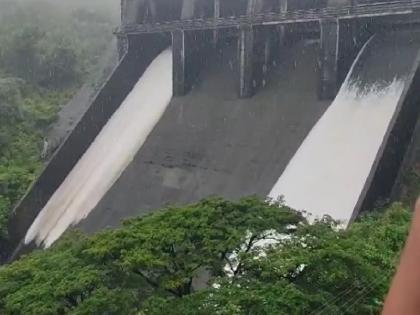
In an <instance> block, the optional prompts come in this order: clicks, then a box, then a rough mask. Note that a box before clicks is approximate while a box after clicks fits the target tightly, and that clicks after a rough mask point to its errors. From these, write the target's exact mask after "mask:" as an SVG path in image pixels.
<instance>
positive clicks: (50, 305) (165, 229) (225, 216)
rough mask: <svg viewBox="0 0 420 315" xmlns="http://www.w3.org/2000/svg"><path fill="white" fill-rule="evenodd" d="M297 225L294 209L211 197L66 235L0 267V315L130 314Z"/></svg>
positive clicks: (186, 288) (184, 290)
mask: <svg viewBox="0 0 420 315" xmlns="http://www.w3.org/2000/svg"><path fill="white" fill-rule="evenodd" d="M302 220H303V219H302V217H301V216H300V215H299V214H298V213H297V212H295V211H292V210H290V209H288V208H286V207H279V206H278V205H272V204H269V203H266V202H263V201H260V200H258V199H254V198H248V199H244V200H241V201H240V202H229V201H224V200H221V199H210V200H205V201H202V202H200V203H197V204H194V205H190V206H185V207H171V208H166V209H164V210H162V211H161V212H159V213H156V214H152V215H150V216H146V217H143V218H137V219H133V220H130V221H127V222H126V223H125V224H124V226H123V227H121V228H119V229H116V230H109V231H104V232H101V233H99V234H97V235H96V236H93V237H85V236H83V235H81V234H75V235H70V236H68V237H67V238H65V239H64V240H63V241H60V242H59V243H58V244H57V245H56V246H54V247H53V248H52V249H50V250H47V251H38V252H35V253H33V254H31V255H28V256H26V257H24V258H22V259H21V260H20V261H17V262H16V263H14V264H11V265H9V266H6V267H4V268H3V269H2V270H1V269H0V282H1V283H2V287H1V288H0V313H2V314H3V313H4V314H100V313H101V312H102V311H103V310H107V312H108V311H110V310H114V311H113V312H114V313H115V314H131V313H133V312H135V311H136V309H137V307H139V306H140V305H141V304H142V303H143V301H144V300H145V299H146V298H148V297H150V296H153V295H156V296H161V297H163V298H169V297H171V298H172V297H174V298H180V297H182V296H185V295H188V294H191V293H193V292H194V288H193V286H192V282H193V279H194V278H199V277H200V276H202V275H203V274H206V273H205V272H204V271H206V270H207V271H208V272H209V273H210V274H211V275H219V276H220V275H223V274H224V272H223V267H224V266H225V265H226V264H228V263H229V258H228V254H229V253H234V252H238V253H240V252H241V253H243V254H244V255H246V254H247V253H249V252H251V249H252V248H254V246H253V245H255V244H256V242H257V241H258V240H262V239H264V238H266V237H267V233H264V232H265V231H266V230H276V231H278V232H279V233H289V232H290V228H289V226H290V225H295V224H298V223H299V222H301V221H302ZM240 266H241V265H240V264H239V265H238V266H237V270H239V269H241V268H242V267H240ZM237 275H238V276H239V272H238V273H237Z"/></svg>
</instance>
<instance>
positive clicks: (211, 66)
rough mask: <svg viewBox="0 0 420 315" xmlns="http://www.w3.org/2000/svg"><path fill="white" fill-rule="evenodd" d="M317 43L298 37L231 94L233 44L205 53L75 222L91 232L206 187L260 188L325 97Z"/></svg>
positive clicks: (202, 193)
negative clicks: (266, 71)
mask: <svg viewBox="0 0 420 315" xmlns="http://www.w3.org/2000/svg"><path fill="white" fill-rule="evenodd" d="M318 49H319V48H318V44H316V43H311V44H305V43H303V42H300V43H297V44H295V45H294V46H293V47H292V48H287V49H286V50H284V52H283V55H282V56H281V58H280V59H281V62H280V63H278V65H277V66H276V67H274V69H273V70H272V72H271V74H270V75H269V78H268V81H267V85H266V86H265V87H264V88H263V89H261V90H260V91H259V92H258V93H257V94H256V95H255V96H254V97H252V98H250V99H239V98H238V97H237V94H236V91H237V88H236V81H235V73H234V71H233V70H232V69H234V68H235V65H233V64H232V63H233V60H235V58H234V57H235V49H231V48H226V49H224V50H223V53H222V54H220V55H219V56H214V60H211V59H209V62H208V67H207V69H205V70H204V71H203V73H202V75H201V78H200V79H199V81H198V83H197V85H196V86H194V87H193V89H192V91H191V92H190V93H189V94H188V95H187V96H184V97H178V98H174V99H173V100H172V102H171V104H170V105H169V107H168V109H167V111H166V112H165V114H164V116H163V118H162V119H161V120H160V122H159V123H158V124H157V126H156V127H155V129H154V130H153V131H152V133H151V134H150V136H149V138H148V139H147V140H146V143H145V144H144V146H143V147H142V149H141V150H140V151H139V152H138V154H137V155H136V157H135V159H134V160H133V162H132V163H131V164H130V165H129V166H128V168H127V169H126V170H125V171H124V173H123V174H122V176H121V177H120V178H119V180H118V181H117V182H116V183H115V184H114V186H113V187H112V188H111V190H110V191H109V192H108V193H107V195H106V196H105V197H104V198H103V199H102V201H101V202H100V203H99V204H98V206H97V207H96V208H95V210H94V211H93V212H92V213H91V214H90V215H89V216H88V218H87V219H86V220H85V221H83V222H82V223H81V224H80V227H81V228H82V229H84V230H86V231H88V232H95V231H97V230H100V229H102V228H105V227H114V226H117V225H119V223H120V221H121V220H122V219H125V218H128V217H133V216H137V215H144V214H146V213H149V212H150V211H152V210H153V209H156V208H159V207H162V206H164V205H166V204H169V203H170V204H185V203H190V202H194V201H197V200H199V199H202V198H205V197H208V196H211V195H217V196H222V197H226V198H229V199H237V198H240V197H242V196H247V195H259V196H266V195H267V194H268V193H269V192H270V190H271V188H272V187H273V185H274V184H275V182H276V181H277V179H278V178H279V176H280V175H281V174H282V172H283V170H284V168H285V167H286V165H287V163H288V162H289V160H290V159H291V157H292V156H293V155H294V154H295V152H296V150H297V149H298V147H299V146H300V144H301V142H302V141H303V140H304V138H305V137H306V135H307V134H308V132H309V131H310V130H311V128H312V127H313V126H314V124H315V123H316V122H317V121H318V119H319V118H320V117H321V115H322V114H323V113H324V111H325V110H326V108H327V107H328V105H329V102H323V101H318V98H317V94H318V82H319V80H318V78H319V73H318V61H317V56H318ZM215 55H217V54H215ZM156 88H159V87H156ZM110 149H111V148H110Z"/></svg>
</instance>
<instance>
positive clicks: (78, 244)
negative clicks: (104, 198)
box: [0, 234, 135, 315]
mask: <svg viewBox="0 0 420 315" xmlns="http://www.w3.org/2000/svg"><path fill="white" fill-rule="evenodd" d="M84 249H86V240H85V238H84V236H82V235H80V234H72V235H70V236H68V237H67V238H66V239H64V240H63V241H62V242H61V243H60V244H59V245H57V246H56V247H55V248H53V249H51V250H49V251H48V252H42V251H39V252H36V253H33V254H31V255H29V256H27V257H25V258H23V259H21V260H20V261H17V262H16V263H14V264H12V265H10V266H7V267H5V268H3V269H0V283H1V284H2V285H1V286H0V313H1V314H34V315H37V314H39V315H49V314H51V315H56V314H80V315H81V314H86V315H87V314H101V313H102V314H130V313H133V311H134V310H133V305H134V302H133V301H134V299H135V296H134V295H133V293H132V292H131V291H130V290H126V289H124V288H122V287H121V286H120V287H118V284H119V282H115V281H113V280H114V279H113V277H112V274H110V273H109V272H108V270H107V269H106V268H104V267H103V266H101V265H100V264H91V263H89V261H88V260H86V259H85V258H84V257H83V255H82V252H83V250H84Z"/></svg>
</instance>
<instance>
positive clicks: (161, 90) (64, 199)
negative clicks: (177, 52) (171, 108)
mask: <svg viewBox="0 0 420 315" xmlns="http://www.w3.org/2000/svg"><path fill="white" fill-rule="evenodd" d="M171 98H172V51H171V50H169V49H168V50H165V51H164V52H162V53H161V54H160V55H159V56H158V57H157V58H156V59H155V60H154V61H153V62H152V63H151V65H150V66H149V67H148V69H147V70H146V71H145V73H144V74H143V76H142V77H141V78H140V80H139V81H138V83H137V84H136V86H135V87H134V89H133V90H132V91H131V93H130V94H129V95H128V96H127V98H126V99H125V101H124V102H123V103H122V104H121V106H120V107H119V109H118V110H117V111H116V112H115V113H114V115H113V116H112V117H111V119H110V120H109V121H108V123H107V124H106V125H105V127H104V128H103V129H102V130H101V132H100V133H99V135H98V136H97V137H96V139H95V141H94V142H93V143H92V144H91V146H90V147H89V149H88V150H87V151H86V152H85V154H84V155H83V156H82V158H81V159H80V160H79V161H78V163H77V164H76V166H75V167H74V168H73V170H72V171H71V172H70V173H69V175H68V176H67V178H66V179H65V181H64V182H63V183H62V184H61V186H60V187H59V188H58V189H57V191H56V192H55V193H54V195H53V196H52V197H51V199H50V200H49V201H48V203H47V204H46V206H45V207H44V208H43V209H42V211H41V212H40V214H39V215H38V217H37V218H36V219H35V221H34V223H33V224H32V226H31V227H30V229H29V230H28V232H27V234H26V237H25V243H26V244H27V243H30V242H31V241H34V240H35V241H36V243H37V244H38V245H40V244H41V243H43V244H44V246H45V247H49V246H51V244H53V243H54V242H55V241H56V240H57V239H58V238H59V237H60V236H61V235H62V234H63V233H64V231H65V230H66V229H67V228H68V227H70V226H73V225H76V224H77V223H79V222H80V221H81V220H83V219H84V218H86V217H87V216H88V215H89V213H90V212H91V211H92V210H93V209H94V207H95V206H96V205H97V204H98V203H99V201H100V200H101V199H102V197H103V196H104V195H105V194H106V193H107V191H108V190H109V189H110V188H111V187H112V185H113V184H114V183H115V181H116V180H117V179H118V178H119V177H120V175H121V174H122V172H123V171H124V169H125V168H126V167H127V166H128V164H129V163H130V162H131V161H132V160H133V158H134V156H135V154H136V153H137V152H138V151H139V149H140V148H141V147H142V145H143V144H144V142H145V140H146V138H147V137H148V135H149V134H150V132H151V131H152V129H153V128H154V126H155V125H156V124H157V122H158V121H159V120H160V118H161V117H162V115H163V113H164V112H165V110H166V108H167V106H168V104H169V102H170V100H171ZM139 176H141V174H139Z"/></svg>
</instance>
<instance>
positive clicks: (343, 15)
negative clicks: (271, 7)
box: [117, 0, 420, 34]
mask: <svg viewBox="0 0 420 315" xmlns="http://www.w3.org/2000/svg"><path fill="white" fill-rule="evenodd" d="M419 9H420V0H399V1H382V2H374V3H364V4H355V5H352V6H339V7H326V8H316V9H305V10H296V11H288V12H270V13H262V14H255V15H244V16H240V17H230V18H208V19H194V20H178V21H169V22H163V23H150V24H130V25H123V26H121V27H120V28H119V29H118V30H117V33H120V34H121V33H122V34H141V33H161V32H170V31H173V30H186V31H188V30H207V29H223V28H240V27H245V26H253V25H278V24H293V23H307V22H316V21H319V20H323V19H356V18H373V17H381V16H394V15H408V14H413V13H415V12H416V11H418V10H419Z"/></svg>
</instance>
